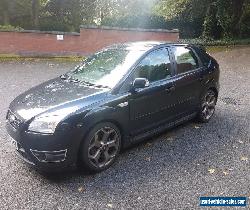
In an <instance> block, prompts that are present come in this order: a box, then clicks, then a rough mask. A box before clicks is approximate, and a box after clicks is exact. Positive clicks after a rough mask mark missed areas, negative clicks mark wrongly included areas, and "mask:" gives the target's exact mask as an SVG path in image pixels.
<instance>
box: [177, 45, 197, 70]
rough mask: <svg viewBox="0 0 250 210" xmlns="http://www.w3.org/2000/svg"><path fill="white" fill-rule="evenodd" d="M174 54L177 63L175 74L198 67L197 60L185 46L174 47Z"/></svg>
mask: <svg viewBox="0 0 250 210" xmlns="http://www.w3.org/2000/svg"><path fill="white" fill-rule="evenodd" d="M174 54H175V60H176V64H177V74H181V73H185V72H187V71H190V70H193V69H196V68H198V67H199V65H198V60H197V58H196V57H195V55H194V53H193V52H192V51H191V50H189V49H187V48H185V47H175V51H174Z"/></svg>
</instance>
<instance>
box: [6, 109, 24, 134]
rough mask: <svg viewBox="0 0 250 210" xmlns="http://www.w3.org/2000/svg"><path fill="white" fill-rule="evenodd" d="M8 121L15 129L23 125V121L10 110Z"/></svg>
mask: <svg viewBox="0 0 250 210" xmlns="http://www.w3.org/2000/svg"><path fill="white" fill-rule="evenodd" d="M6 120H7V121H8V122H9V123H10V124H11V125H12V126H13V127H14V128H15V129H18V128H19V127H20V126H21V125H22V120H20V119H18V118H17V116H16V115H15V114H14V113H13V112H12V111H10V110H8V112H7V116H6Z"/></svg>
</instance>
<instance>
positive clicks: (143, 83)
mask: <svg viewBox="0 0 250 210" xmlns="http://www.w3.org/2000/svg"><path fill="white" fill-rule="evenodd" d="M148 86H149V81H148V80H147V79H146V78H136V79H135V80H134V82H133V85H132V87H133V89H134V90H135V89H139V88H145V87H148Z"/></svg>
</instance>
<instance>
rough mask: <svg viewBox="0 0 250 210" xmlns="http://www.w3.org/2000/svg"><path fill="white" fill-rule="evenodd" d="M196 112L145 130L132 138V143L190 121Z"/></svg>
mask: <svg viewBox="0 0 250 210" xmlns="http://www.w3.org/2000/svg"><path fill="white" fill-rule="evenodd" d="M196 114H197V113H196V112H194V113H192V114H190V115H187V116H185V117H182V118H180V119H178V120H176V121H173V122H170V123H167V124H163V125H161V126H159V127H158V128H155V129H152V130H150V131H147V132H144V133H142V134H139V135H136V136H134V137H132V138H130V142H131V144H135V143H138V142H140V141H142V140H144V139H146V138H148V137H151V136H154V135H156V134H158V133H161V132H163V131H165V130H167V129H169V128H173V127H175V126H177V125H180V124H182V123H184V122H186V121H189V120H191V119H193V118H194V117H195V116H196Z"/></svg>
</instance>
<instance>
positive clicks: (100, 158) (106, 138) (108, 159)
mask: <svg viewBox="0 0 250 210" xmlns="http://www.w3.org/2000/svg"><path fill="white" fill-rule="evenodd" d="M120 149H121V133H120V130H119V129H118V127H117V126H116V125H114V124H113V123H110V122H103V123H99V124H97V125H95V126H94V127H93V128H92V129H91V130H90V131H89V133H88V134H87V136H86V138H85V139H84V140H83V142H82V144H81V148H80V153H79V163H80V164H78V166H80V169H82V170H84V171H85V172H91V173H97V172H101V171H104V170H106V169H107V168H109V167H110V166H111V165H112V164H113V163H114V162H115V160H116V158H117V156H118V155H119V152H120Z"/></svg>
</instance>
